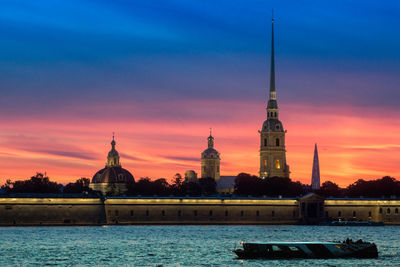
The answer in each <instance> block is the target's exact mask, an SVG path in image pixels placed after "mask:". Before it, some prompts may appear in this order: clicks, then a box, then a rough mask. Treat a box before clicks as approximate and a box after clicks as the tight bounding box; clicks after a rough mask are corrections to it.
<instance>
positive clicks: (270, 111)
mask: <svg viewBox="0 0 400 267" xmlns="http://www.w3.org/2000/svg"><path fill="white" fill-rule="evenodd" d="M272 14H273V13H272ZM274 22H275V20H274V17H273V15H272V20H271V66H270V77H269V100H268V105H267V117H268V119H278V115H279V114H278V102H277V101H276V87H275V42H274Z"/></svg>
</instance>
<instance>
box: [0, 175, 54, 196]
mask: <svg viewBox="0 0 400 267" xmlns="http://www.w3.org/2000/svg"><path fill="white" fill-rule="evenodd" d="M60 188H61V185H59V184H57V183H56V182H51V181H50V179H49V177H47V176H45V175H44V174H43V173H39V172H37V173H36V175H35V176H32V177H31V178H30V179H29V180H24V181H15V182H11V181H10V180H7V182H6V184H4V185H3V186H2V189H4V190H5V191H6V192H7V193H60V192H61V190H60Z"/></svg>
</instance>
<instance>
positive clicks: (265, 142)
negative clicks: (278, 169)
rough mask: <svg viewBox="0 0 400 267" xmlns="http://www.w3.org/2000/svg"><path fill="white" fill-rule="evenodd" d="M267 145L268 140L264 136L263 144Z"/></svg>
mask: <svg viewBox="0 0 400 267" xmlns="http://www.w3.org/2000/svg"><path fill="white" fill-rule="evenodd" d="M267 145H268V140H267V138H265V139H264V146H267Z"/></svg>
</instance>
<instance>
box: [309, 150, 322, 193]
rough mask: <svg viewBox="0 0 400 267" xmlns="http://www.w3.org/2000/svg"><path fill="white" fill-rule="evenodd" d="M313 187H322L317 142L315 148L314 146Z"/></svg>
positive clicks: (317, 188) (314, 188)
mask: <svg viewBox="0 0 400 267" xmlns="http://www.w3.org/2000/svg"><path fill="white" fill-rule="evenodd" d="M311 188H312V190H319V188H320V177H319V160H318V150H317V144H315V148H314V161H313V166H312V176H311Z"/></svg>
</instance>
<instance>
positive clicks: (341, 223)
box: [325, 220, 385, 226]
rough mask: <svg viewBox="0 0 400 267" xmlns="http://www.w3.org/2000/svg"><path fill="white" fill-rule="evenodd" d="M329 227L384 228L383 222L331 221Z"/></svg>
mask: <svg viewBox="0 0 400 267" xmlns="http://www.w3.org/2000/svg"><path fill="white" fill-rule="evenodd" d="M325 225H329V226H385V224H384V223H383V222H371V221H342V220H338V221H331V222H329V223H328V224H325Z"/></svg>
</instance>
